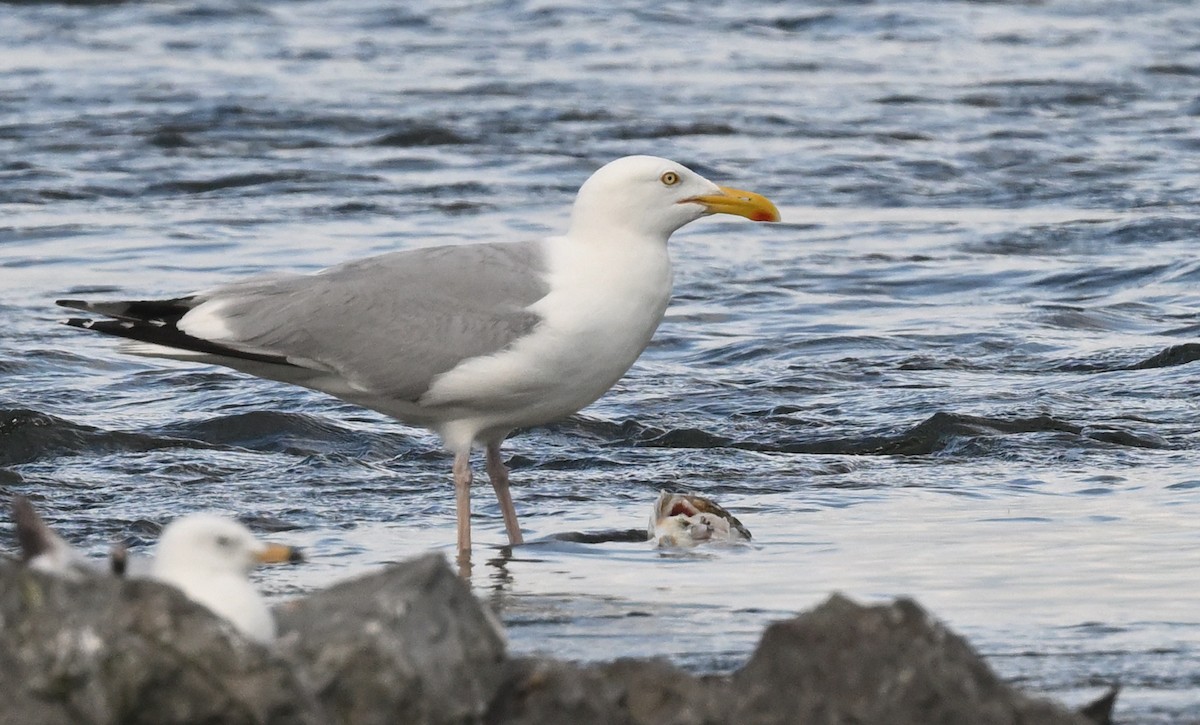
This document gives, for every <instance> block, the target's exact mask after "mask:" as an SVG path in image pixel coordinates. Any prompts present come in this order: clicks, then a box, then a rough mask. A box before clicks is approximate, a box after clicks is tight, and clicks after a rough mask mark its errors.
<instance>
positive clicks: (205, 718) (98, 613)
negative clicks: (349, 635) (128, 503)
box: [0, 560, 325, 725]
mask: <svg viewBox="0 0 1200 725" xmlns="http://www.w3.org/2000/svg"><path fill="white" fill-rule="evenodd" d="M0 692H3V693H4V696H3V700H2V701H0V721H2V722H5V723H10V722H11V723H23V724H24V725H34V724H36V723H66V722H69V723H81V724H85V723H118V722H119V723H128V724H130V725H133V724H136V723H146V724H147V725H150V724H151V723H154V724H163V725H165V724H167V723H198V722H212V723H217V722H220V723H314V724H315V723H322V722H325V718H323V717H321V712H320V707H319V705H318V704H317V702H316V700H315V698H314V697H313V696H312V695H311V694H310V693H309V691H308V690H307V689H306V688H305V686H304V685H303V684H302V683H301V681H300V680H299V679H298V678H297V677H296V676H295V675H294V674H293V673H292V671H291V669H290V668H289V667H288V666H287V665H286V663H284V662H283V661H282V660H280V659H279V658H277V657H274V656H273V655H271V653H270V652H268V651H267V650H266V649H264V648H262V647H260V646H258V645H256V644H253V643H251V642H248V641H246V640H244V639H242V638H241V637H240V636H238V635H237V634H236V633H234V631H233V629H232V628H231V627H230V626H229V625H228V624H226V623H225V622H223V621H222V620H220V619H218V618H217V617H216V616H214V615H213V614H211V613H210V612H208V610H206V609H204V608H203V607H201V606H199V605H198V604H195V603H193V602H192V601H191V600H189V599H187V598H186V597H185V596H184V595H183V594H182V593H180V592H178V591H176V590H175V589H173V588H171V587H168V586H164V585H162V584H159V583H157V582H151V581H127V580H122V579H117V578H115V577H100V576H86V575H84V574H82V573H80V574H79V575H78V576H75V577H73V578H70V579H68V578H62V577H55V576H50V575H47V574H42V573H40V572H37V571H33V570H31V569H29V568H27V567H24V566H21V565H19V564H17V563H15V562H12V561H9V560H0Z"/></svg>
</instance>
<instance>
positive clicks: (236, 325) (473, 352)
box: [59, 242, 549, 400]
mask: <svg viewBox="0 0 1200 725" xmlns="http://www.w3.org/2000/svg"><path fill="white" fill-rule="evenodd" d="M544 270H545V262H544V258H543V252H542V247H541V245H540V244H539V243H536V242H530V243H516V244H475V245H461V246H446V247H431V248H425V249H415V250H411V251H403V252H393V253H391V254H384V255H380V256H376V257H369V258H367V259H361V260H357V261H353V262H348V263H346V264H342V265H339V266H336V267H331V268H330V269H327V270H325V271H323V272H320V273H318V274H314V275H289V276H275V277H268V278H257V279H249V280H245V281H242V282H236V283H234V284H230V285H226V286H224V287H218V288H216V289H213V290H208V291H205V292H201V293H199V294H196V295H193V296H191V297H181V298H176V299H171V300H162V301H136V302H110V303H89V302H82V301H77V300H61V301H60V302H59V304H62V305H64V306H67V307H74V308H77V309H86V310H89V311H94V312H100V313H102V314H106V315H109V316H112V317H116V318H117V321H113V322H93V321H84V320H71V321H68V324H72V325H75V326H77V327H88V328H89V329H93V330H97V331H100V332H106V333H109V334H115V335H119V336H122V337H128V338H133V339H136V340H139V341H142V342H148V343H152V344H157V345H165V346H167V347H173V348H178V349H182V350H192V351H197V352H200V353H203V354H205V355H209V356H215V358H216V359H215V360H214V361H216V362H221V360H220V358H221V357H226V358H229V364H230V365H231V367H238V366H239V365H238V364H237V363H238V362H239V361H245V360H249V361H253V362H254V363H256V364H258V363H266V364H269V365H277V366H295V367H297V368H310V369H313V370H319V371H324V372H330V373H334V374H336V375H338V376H339V377H341V378H344V379H345V380H346V381H348V382H349V383H350V384H351V385H352V386H353V387H355V388H358V389H360V390H362V391H364V392H371V393H373V394H377V395H385V396H387V397H391V398H395V399H400V400H416V399H417V398H419V397H420V396H421V395H422V394H423V393H424V392H425V391H426V390H427V389H428V388H429V385H430V383H431V381H432V380H433V378H435V377H436V376H438V375H440V374H441V373H444V372H446V371H447V370H450V369H452V368H453V367H455V366H456V365H458V364H459V363H460V362H462V361H463V360H466V359H469V358H472V357H477V356H481V355H490V354H492V353H496V352H499V351H501V350H503V349H505V348H507V347H508V346H510V345H511V344H512V343H513V342H514V341H516V340H517V339H518V338H520V337H522V336H524V335H526V334H528V333H529V332H530V331H531V330H532V329H533V328H534V327H536V326H537V324H538V322H539V321H540V318H539V317H538V316H537V315H536V314H535V313H533V312H531V311H530V310H529V309H528V307H529V306H530V305H531V304H533V303H534V302H536V301H537V300H539V299H541V298H542V297H543V296H545V294H546V293H547V292H548V291H549V284H548V283H547V281H546V279H545V275H544Z"/></svg>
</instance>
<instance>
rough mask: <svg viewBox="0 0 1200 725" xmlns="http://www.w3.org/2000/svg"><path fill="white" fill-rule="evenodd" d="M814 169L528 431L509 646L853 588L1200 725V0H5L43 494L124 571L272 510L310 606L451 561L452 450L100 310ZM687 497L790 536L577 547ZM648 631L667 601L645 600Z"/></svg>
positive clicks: (565, 641)
mask: <svg viewBox="0 0 1200 725" xmlns="http://www.w3.org/2000/svg"><path fill="white" fill-rule="evenodd" d="M631 153H654V154H658V155H664V156H669V157H671V158H674V159H676V160H678V161H681V162H684V163H686V164H688V165H690V166H692V167H693V168H695V169H696V170H697V171H700V172H701V173H703V174H705V175H707V176H709V177H710V178H713V179H714V180H717V181H718V182H720V183H727V184H730V185H733V186H738V187H742V188H749V189H753V190H755V191H759V192H761V193H764V194H766V195H768V196H769V197H771V198H772V199H773V200H775V201H776V202H777V203H778V204H779V206H780V208H781V210H782V212H783V215H784V218H785V222H786V223H785V224H782V225H777V226H765V225H752V224H749V223H739V221H737V220H732V221H723V220H719V219H709V220H705V221H701V222H698V223H696V224H694V225H692V226H690V227H688V228H686V229H685V230H683V231H682V232H680V233H679V234H678V235H677V236H676V237H675V238H674V240H673V242H672V244H673V255H674V259H675V262H676V267H677V274H676V280H677V282H676V294H675V300H674V303H673V304H672V307H671V308H670V310H669V311H668V313H667V318H666V320H665V321H664V323H663V325H662V327H661V328H660V329H659V332H658V334H657V336H656V338H655V341H654V343H653V345H652V346H651V348H650V349H648V350H647V351H646V353H645V354H644V355H643V357H642V359H641V360H640V361H639V362H638V364H637V365H636V366H635V367H634V369H633V370H632V371H630V373H629V374H628V375H627V376H626V377H625V379H624V380H622V381H621V382H620V383H619V384H618V385H617V386H616V387H615V388H614V389H613V390H612V391H611V392H610V393H609V394H608V395H607V396H606V397H605V398H603V399H602V400H601V401H599V402H598V403H597V404H595V405H593V406H592V407H590V408H588V409H587V410H585V411H584V412H583V413H581V414H580V415H579V416H577V417H575V418H572V419H570V420H568V421H564V422H562V423H560V424H557V425H555V426H552V427H549V428H546V429H541V430H536V431H529V432H526V433H524V434H522V435H520V436H518V437H516V438H514V439H512V440H511V441H509V443H508V444H507V446H506V450H507V451H508V453H509V455H510V456H511V464H512V467H513V479H514V486H515V496H516V500H517V508H518V511H519V513H520V515H521V520H522V523H523V525H524V526H525V527H526V530H527V534H528V538H530V539H533V540H534V542H535V543H533V544H531V545H530V546H528V547H525V548H524V549H519V550H517V551H516V552H514V553H512V554H511V555H505V554H504V553H503V552H502V551H501V550H500V549H499V548H498V547H499V545H500V544H502V543H503V542H504V540H505V539H504V534H503V526H502V524H501V521H500V517H499V511H498V510H497V508H496V507H495V505H494V503H493V502H492V501H491V496H490V491H489V490H488V489H487V487H486V485H485V486H484V487H482V488H480V489H479V491H478V494H477V495H476V496H475V500H476V514H477V519H476V522H475V536H476V541H477V545H478V548H477V552H476V558H477V565H476V567H475V569H474V571H473V573H472V582H473V584H474V585H475V587H476V588H477V590H478V593H479V594H480V595H481V596H482V597H483V598H484V599H485V600H487V601H489V602H491V603H492V604H493V605H494V606H495V607H496V608H497V610H498V611H499V613H500V615H501V616H502V618H503V619H504V620H505V621H506V622H507V623H508V625H509V634H510V638H511V649H512V650H514V651H517V652H546V653H550V654H554V655H556V656H563V657H570V658H579V659H595V658H609V657H614V656H619V655H637V656H640V655H649V654H664V655H667V656H669V657H671V658H672V659H674V660H675V661H677V662H679V663H681V664H682V665H684V666H686V667H689V668H691V669H695V670H701V671H713V670H725V669H730V668H733V667H737V666H738V665H739V664H740V663H741V662H743V661H744V660H745V658H746V655H747V653H748V652H749V651H750V650H751V649H752V648H753V646H754V644H755V642H756V640H757V636H758V633H759V632H760V631H761V628H762V626H763V625H764V624H765V623H766V622H768V621H771V620H773V619H777V618H780V617H783V616H788V615H789V614H790V613H793V612H796V611H799V610H803V609H806V608H809V607H811V606H813V605H814V604H816V603H817V602H819V601H820V600H821V599H823V598H824V597H825V596H826V595H827V594H828V593H829V592H831V591H834V590H839V591H843V592H846V593H848V594H850V595H852V596H854V597H856V598H858V599H861V600H864V601H882V600H887V599H889V598H892V597H895V596H899V595H911V596H914V597H916V598H917V599H918V600H919V601H920V602H922V603H923V604H925V605H926V606H928V607H929V608H930V609H931V610H932V611H933V612H934V613H936V614H937V615H938V616H939V617H941V618H942V619H944V620H945V621H947V622H948V623H949V624H950V625H951V626H952V627H954V628H955V629H957V630H958V631H960V632H962V633H964V634H966V635H967V636H968V637H969V638H970V639H971V640H972V642H973V643H975V645H976V646H977V647H978V648H979V649H980V650H981V651H982V652H983V653H984V654H985V655H986V656H987V657H988V658H989V661H990V662H991V664H992V665H993V666H994V667H995V668H997V669H998V670H999V671H1000V672H1001V673H1002V675H1003V676H1005V677H1006V678H1008V679H1010V680H1013V681H1015V682H1018V683H1020V684H1021V685H1022V686H1023V687H1026V688H1028V689H1031V690H1033V691H1038V692H1044V693H1046V694H1048V695H1050V696H1053V697H1057V698H1059V699H1062V700H1065V701H1067V702H1070V703H1072V704H1074V703H1079V702H1082V701H1084V700H1086V699H1088V698H1089V697H1091V696H1094V695H1096V694H1098V693H1099V692H1100V691H1101V689H1102V687H1103V685H1104V683H1108V682H1114V681H1117V682H1120V683H1122V684H1123V685H1124V691H1123V693H1122V695H1121V698H1120V701H1119V703H1120V704H1119V706H1118V714H1119V716H1120V717H1122V718H1124V720H1125V721H1128V722H1138V723H1143V722H1161V723H1178V722H1200V715H1198V714H1197V713H1200V665H1198V664H1197V662H1200V614H1197V612H1200V606H1198V605H1200V585H1198V584H1197V575H1196V573H1197V571H1200V528H1198V527H1197V525H1196V521H1197V520H1200V474H1198V473H1197V471H1198V470H1200V436H1198V434H1197V424H1196V421H1197V418H1198V416H1197V413H1198V412H1200V406H1198V405H1197V403H1196V397H1195V394H1194V391H1195V389H1196V387H1197V384H1198V383H1200V367H1197V362H1195V361H1196V360H1197V359H1200V346H1198V345H1197V343H1198V341H1197V340H1196V338H1197V333H1198V332H1200V312H1198V310H1200V256H1198V255H1197V253H1196V244H1197V240H1198V239H1200V204H1198V202H1200V183H1198V182H1200V174H1198V173H1197V169H1200V6H1197V5H1196V4H1193V3H1190V2H1142V3H1125V2H1090V1H1084V0H1063V1H1057V0H1048V1H1047V2H1043V3H1011V4H1009V3H1003V4H1001V3H995V4H992V3H971V2H942V3H922V2H861V3H844V2H827V3H798V2H758V3H749V2H740V1H739V2H727V3H708V4H704V5H697V4H694V3H671V2H668V3H658V4H655V5H652V6H651V5H646V4H644V3H622V2H620V1H619V0H617V1H614V2H608V3H585V2H554V1H550V2H541V3H534V2H530V3H521V2H494V3H471V2H460V3H447V4H441V5H440V6H439V7H438V8H437V9H436V10H433V9H426V8H424V7H421V8H417V9H404V8H401V7H398V6H396V5H395V4H393V3H382V2H368V1H366V0H341V1H340V2H336V3H335V2H330V1H329V0H310V1H303V2H294V1H289V2H282V1H277V2H261V3H254V4H251V3H244V2H235V1H233V0H213V1H208V2H175V3H113V4H103V3H99V4H41V3H14V4H0V289H3V291H4V295H3V297H2V298H0V320H3V325H2V326H0V413H3V415H0V488H3V490H4V492H7V493H22V494H26V495H30V496H32V497H34V498H35V499H36V500H37V503H38V505H39V507H40V508H41V509H42V510H43V511H44V512H45V513H46V515H47V517H48V518H49V519H51V520H52V522H53V523H54V525H55V526H56V527H58V528H59V529H60V530H61V531H62V533H63V534H64V535H65V536H66V537H67V538H69V539H71V540H72V541H73V542H75V543H76V544H77V545H79V546H80V547H82V548H84V549H85V550H87V551H88V552H89V553H92V554H95V555H101V554H102V553H103V552H104V551H105V550H106V549H107V547H108V546H109V545H110V544H111V543H112V542H114V541H117V540H125V541H128V542H129V543H131V544H132V545H133V546H134V548H135V550H139V551H140V550H145V551H149V550H150V548H151V546H152V544H153V541H154V539H155V536H156V533H157V528H158V526H159V525H161V524H162V523H163V522H164V521H167V520H169V519H170V518H172V517H174V516H177V515H180V514H182V513H185V512H189V511H193V510H197V509H216V510H219V511H223V512H226V513H230V514H234V515H238V516H240V517H242V518H243V519H244V520H246V521H248V522H249V523H251V524H252V525H253V526H254V527H255V528H256V529H258V530H260V531H264V532H266V534H267V535H270V536H273V537H275V538H278V539H281V540H286V541H289V542H293V543H299V544H302V545H304V546H306V547H307V548H308V550H309V551H310V553H311V558H312V563H311V564H309V565H307V566H305V567H299V568H289V569H282V570H280V569H274V570H269V571H265V572H263V573H262V574H261V579H260V581H261V584H262V586H263V588H264V589H265V590H267V591H269V592H271V593H272V594H273V595H274V596H277V597H287V596H294V595H296V594H298V593H301V592H304V591H308V590H311V589H313V588H318V587H321V586H324V585H326V584H328V583H330V582H332V581H335V580H337V579H340V578H342V577H345V576H350V575H353V574H357V573H361V572H363V571H367V570H369V569H370V568H372V567H375V566H377V565H379V564H381V563H383V562H387V561H393V560H397V559H401V558H404V557H407V556H411V555H414V554H416V553H418V552H421V551H424V550H426V549H429V548H436V549H439V550H442V551H445V552H447V553H448V554H449V553H450V552H451V550H452V546H453V541H454V534H453V526H454V507H453V492H452V487H451V485H450V483H449V460H448V458H447V457H446V456H445V454H444V453H442V452H441V451H440V449H439V445H438V441H437V440H436V439H435V438H434V437H432V436H431V435H429V434H427V433H425V432H423V431H419V430H412V429H407V428H404V427H401V426H399V425H398V424H395V423H394V422H391V421H389V420H387V419H384V418H382V417H380V416H378V415H376V414H373V413H370V412H367V411H363V410H360V409H356V408H354V407H352V406H349V405H346V404H343V403H340V402H338V401H336V400H333V399H330V398H326V397H322V396H320V395H318V394H315V393H310V392H307V391H304V390H300V389H295V388H289V387H285V386H282V385H277V384H272V383H267V382H263V381H258V380H252V379H248V378H245V377H243V376H240V375H238V374H235V373H233V372H230V371H226V370H222V369H215V368H204V367H193V366H187V365H182V364H174V363H167V362H161V361H148V360H141V359H133V358H128V357H125V356H122V355H120V354H119V353H118V352H117V351H116V346H115V345H114V344H113V343H112V341H111V340H107V339H102V338H101V337H100V336H98V335H86V334H83V333H81V332H79V331H76V330H70V329H67V328H64V327H61V326H58V325H56V324H54V323H55V321H56V320H57V319H59V318H60V317H61V316H62V314H61V312H60V311H59V310H57V309H55V308H54V307H53V304H52V301H53V300H54V299H55V298H58V297H81V296H88V297H109V296H111V297H126V296H150V295H158V294H174V293H178V292H185V291H191V290H195V289H199V288H203V287H206V286H210V285H214V284H218V283H220V282H223V281H226V280H229V279H232V278H236V277H239V276H244V275H247V274H251V273H256V272H261V271H264V270H275V269H288V270H301V271H305V270H316V269H320V268H322V267H324V266H327V265H330V264H333V263H336V262H339V261H342V260H346V259H351V258H354V257H358V256H363V255H366V254H370V253H375V252H380V251H385V250H392V249H402V248H411V247H416V246H421V245H429V244H443V243H455V242H471V241H503V240H508V239H527V238H532V237H535V236H539V235H543V234H550V233H555V232H558V231H561V230H562V229H563V221H564V217H563V215H564V212H565V210H566V209H567V208H568V207H569V204H570V202H571V199H572V197H573V194H574V191H575V189H576V188H578V186H579V184H580V183H581V182H582V181H583V180H584V179H585V178H586V177H587V175H588V174H589V173H591V171H592V170H594V169H595V168H597V167H598V166H600V165H601V164H603V163H604V162H606V161H608V160H611V159H612V158H615V157H618V156H622V155H626V154H631ZM661 488H669V489H687V490H695V491H698V492H701V493H704V494H706V495H709V496H712V497H714V498H716V499H717V500H718V501H720V502H721V503H722V504H723V505H725V506H726V507H728V508H730V509H731V510H733V511H734V512H735V513H736V514H737V515H738V517H739V518H740V519H741V520H742V521H743V522H744V523H745V524H746V525H747V526H748V527H749V528H750V529H751V531H752V532H753V533H754V545H753V546H750V547H742V548H732V549H709V550H699V551H695V552H692V553H686V554H665V553H662V552H659V551H656V550H654V549H652V548H650V547H649V546H648V545H644V544H637V543H629V542H625V543H616V542H614V543H611V544H571V543H565V542H557V541H553V540H551V539H549V538H548V537H550V536H552V535H553V534H556V533H562V532H566V531H595V530H604V529H610V528H611V529H626V528H631V527H637V526H640V525H642V524H643V522H644V521H645V519H646V517H647V516H648V514H649V509H650V505H651V503H652V502H653V500H654V498H655V496H656V494H657V492H658V490H659V489H661ZM631 615H646V616H631Z"/></svg>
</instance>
